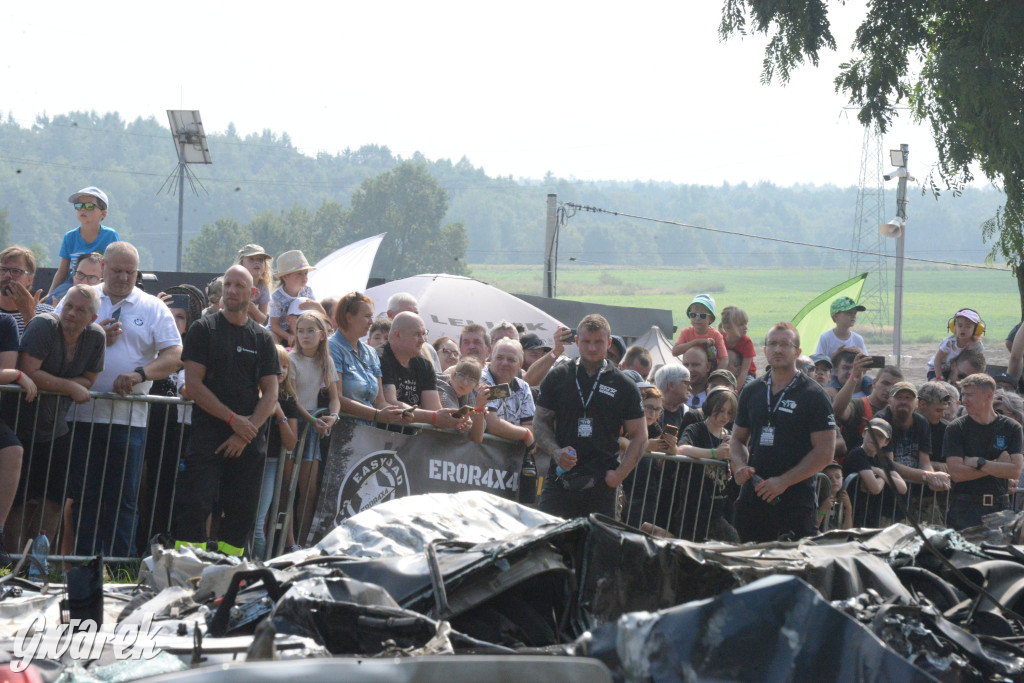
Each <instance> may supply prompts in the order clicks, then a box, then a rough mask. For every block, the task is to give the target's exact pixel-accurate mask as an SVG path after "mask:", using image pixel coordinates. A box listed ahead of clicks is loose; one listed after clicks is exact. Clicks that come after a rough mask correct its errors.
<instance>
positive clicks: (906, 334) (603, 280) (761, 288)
mask: <svg viewBox="0 0 1024 683" xmlns="http://www.w3.org/2000/svg"><path fill="white" fill-rule="evenodd" d="M471 268H472V271H473V277H475V278H477V279H479V280H482V281H484V282H487V283H489V284H491V285H494V286H496V287H498V288H500V289H503V290H505V291H508V292H522V293H526V294H540V293H541V287H542V284H543V272H542V269H541V267H540V266H494V265H485V264H478V265H474V266H471ZM848 277H849V274H848V273H847V272H846V271H845V270H843V271H840V270H833V269H807V268H800V269H794V270H758V269H750V270H746V269H740V270H729V269H724V268H721V269H717V268H707V269H696V270H684V269H681V268H667V267H651V268H645V269H643V270H638V269H636V268H634V267H627V266H560V267H559V271H558V281H557V294H558V297H559V298H563V299H575V300H578V301H589V302H593V303H600V304H610V305H615V306H640V307H649V308H663V309H669V310H671V311H672V315H673V318H674V320H675V324H676V325H677V326H678V327H680V328H681V327H683V326H685V325H687V324H688V322H687V320H686V307H687V305H688V304H689V302H690V300H691V298H692V297H693V295H694V294H698V293H701V292H708V293H710V294H711V295H712V296H713V297H714V298H715V301H716V303H717V304H718V308H719V310H721V308H722V307H724V306H728V305H730V304H731V305H735V306H739V307H740V308H743V309H745V310H746V311H747V313H749V314H750V330H749V335H750V337H751V338H752V339H757V338H759V337H763V336H764V333H765V332H766V331H767V329H768V328H769V327H770V326H771V325H772V324H773V323H775V322H778V321H779V320H790V319H791V318H792V317H793V316H794V315H795V314H796V313H797V311H799V310H800V309H801V308H802V307H803V306H804V305H805V304H806V303H807V302H808V301H810V300H811V299H813V298H814V297H816V296H817V295H818V294H820V293H821V292H823V291H825V290H827V289H829V288H830V287H832V286H834V285H837V284H839V283H840V282H842V281H844V280H846V279H847V278H848ZM894 280H895V275H894V274H893V273H891V272H890V274H889V287H890V290H891V289H892V287H893V284H894ZM892 306H893V297H892V295H891V294H890V297H889V308H890V320H891V310H892ZM965 306H966V307H970V308H975V309H977V310H978V311H979V312H980V313H981V317H982V319H983V320H985V322H986V323H987V325H988V330H989V332H988V334H987V335H986V336H987V339H988V341H987V345H990V344H994V343H998V340H1001V339H1002V338H1004V337H1005V336H1006V334H1007V333H1008V332H1009V331H1010V328H1011V327H1013V326H1014V325H1015V324H1017V323H1018V322H1020V319H1021V316H1020V297H1019V296H1018V293H1017V281H1016V280H1015V279H1014V277H1013V275H1012V274H1010V273H1008V272H1001V271H983V270H977V269H967V268H942V267H931V268H911V267H908V268H907V270H906V271H905V272H904V277H903V340H904V342H905V343H916V342H933V341H934V342H938V341H939V340H940V339H942V337H944V336H945V335H946V334H948V333H947V332H946V321H947V320H949V318H950V317H951V316H952V315H953V313H954V312H955V311H956V310H957V309H958V308H963V307H965ZM868 318H869V314H868V313H862V314H861V320H860V321H858V325H857V327H856V328H854V329H856V330H857V331H859V332H860V333H861V334H863V335H864V336H865V338H866V339H868V340H869V341H872V340H884V341H890V340H891V334H892V332H891V329H890V330H886V331H884V332H883V331H877V330H873V329H871V328H870V327H869V326H868V324H867V323H868ZM890 324H891V323H890Z"/></svg>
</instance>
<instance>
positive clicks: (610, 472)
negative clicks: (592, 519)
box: [533, 315, 647, 518]
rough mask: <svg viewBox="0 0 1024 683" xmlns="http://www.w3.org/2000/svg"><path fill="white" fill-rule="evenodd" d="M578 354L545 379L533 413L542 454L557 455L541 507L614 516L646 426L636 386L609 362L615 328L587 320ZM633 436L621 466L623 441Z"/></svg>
mask: <svg viewBox="0 0 1024 683" xmlns="http://www.w3.org/2000/svg"><path fill="white" fill-rule="evenodd" d="M576 344H577V346H578V347H579V352H580V357H579V358H578V359H577V360H576V361H575V362H573V363H564V364H562V365H559V366H558V367H555V368H554V369H553V370H551V372H549V373H548V374H547V376H546V377H545V378H544V381H543V382H542V383H541V385H540V397H539V398H538V400H537V405H536V412H535V414H534V419H533V426H534V438H535V439H536V442H537V447H538V449H539V450H540V451H541V452H543V453H545V454H547V455H548V456H549V457H550V458H551V464H550V466H549V468H548V473H547V476H546V478H545V480H544V489H543V491H542V492H541V497H540V509H541V510H542V511H544V512H547V513H550V514H553V515H559V516H561V517H566V518H572V517H582V516H586V515H588V514H590V513H592V512H598V513H601V514H604V515H607V516H609V517H612V516H614V514H615V491H616V489H617V488H618V486H619V484H621V483H622V481H623V480H624V479H625V478H626V475H628V474H629V473H630V472H631V471H633V468H634V467H636V464H637V462H638V461H639V460H640V455H641V453H642V451H643V447H644V444H645V443H646V441H647V424H646V422H645V420H644V409H643V404H642V403H641V402H640V393H639V392H638V391H637V390H636V385H635V384H633V383H632V382H631V381H629V379H628V378H626V376H625V375H623V374H622V371H621V370H619V369H618V368H616V367H615V365H614V364H613V363H612V362H611V361H608V360H607V359H606V354H607V352H608V347H609V345H610V344H611V327H610V326H609V325H608V321H607V320H605V319H604V317H602V316H600V315H588V316H586V317H585V318H583V320H581V321H580V324H579V327H578V328H577V341H576ZM623 426H625V430H626V434H627V436H628V437H629V439H630V442H629V446H628V448H627V449H626V453H625V455H623V456H622V462H621V463H620V462H619V459H618V450H619V446H618V437H619V434H620V433H621V431H622V428H623Z"/></svg>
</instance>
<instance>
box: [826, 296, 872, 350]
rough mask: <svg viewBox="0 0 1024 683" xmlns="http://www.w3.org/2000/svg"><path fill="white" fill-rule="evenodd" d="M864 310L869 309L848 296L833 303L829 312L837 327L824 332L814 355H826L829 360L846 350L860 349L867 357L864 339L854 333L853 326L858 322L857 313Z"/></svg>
mask: <svg viewBox="0 0 1024 683" xmlns="http://www.w3.org/2000/svg"><path fill="white" fill-rule="evenodd" d="M864 310H867V309H865V308H864V307H863V306H860V305H858V304H857V302H856V301H854V300H853V299H851V298H850V297H848V296H841V297H839V298H838V299H836V300H835V301H833V302H832V305H831V306H830V307H829V311H830V312H831V313H832V322H834V323H835V324H836V326H835V327H834V328H833V329H831V330H827V331H825V332H822V334H821V337H819V338H818V347H817V348H816V349H815V350H814V355H818V354H825V355H826V356H828V357H829V358H834V357H835V355H836V353H837V352H839V351H841V350H842V349H844V348H858V349H860V350H861V351H863V352H864V355H867V353H868V349H867V347H866V346H865V345H864V338H863V337H861V336H860V335H859V334H857V333H856V332H854V331H853V326H854V324H856V322H857V312H858V311H864Z"/></svg>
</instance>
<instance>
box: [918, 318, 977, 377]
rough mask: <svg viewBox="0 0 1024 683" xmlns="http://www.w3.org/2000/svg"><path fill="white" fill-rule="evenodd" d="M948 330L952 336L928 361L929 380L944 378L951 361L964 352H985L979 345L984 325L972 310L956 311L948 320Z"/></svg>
mask: <svg viewBox="0 0 1024 683" xmlns="http://www.w3.org/2000/svg"><path fill="white" fill-rule="evenodd" d="M948 329H949V331H950V332H952V333H953V334H951V335H949V336H948V337H946V338H945V339H943V340H942V341H941V342H940V343H939V349H938V350H937V351H936V352H935V355H934V356H932V359H931V360H930V361H928V379H929V380H933V379H935V378H936V377H937V376H940V375H941V376H942V377H945V376H946V375H947V374H948V373H949V368H950V365H951V364H952V362H953V360H954V359H956V357H957V356H959V355H960V354H961V353H963V352H964V351H967V350H968V349H970V350H971V351H977V352H978V353H982V352H984V351H985V345H984V344H982V343H981V337H982V336H983V335H984V334H985V323H984V321H982V319H981V316H979V315H978V312H977V311H976V310H974V309H973V308H961V309H960V310H959V311H957V312H956V314H955V315H954V316H953V317H952V318H950V320H949V325H948Z"/></svg>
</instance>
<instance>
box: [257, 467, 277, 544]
mask: <svg viewBox="0 0 1024 683" xmlns="http://www.w3.org/2000/svg"><path fill="white" fill-rule="evenodd" d="M277 463H278V458H267V462H266V464H265V465H264V466H263V485H262V486H261V487H260V502H259V505H258V506H257V508H256V529H255V530H254V532H253V535H252V556H253V558H255V559H257V560H262V559H263V555H264V554H265V553H266V550H267V535H266V533H265V532H264V530H263V526H264V524H265V523H266V521H267V513H268V512H270V504H271V503H272V502H274V484H275V483H276V481H277Z"/></svg>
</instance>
